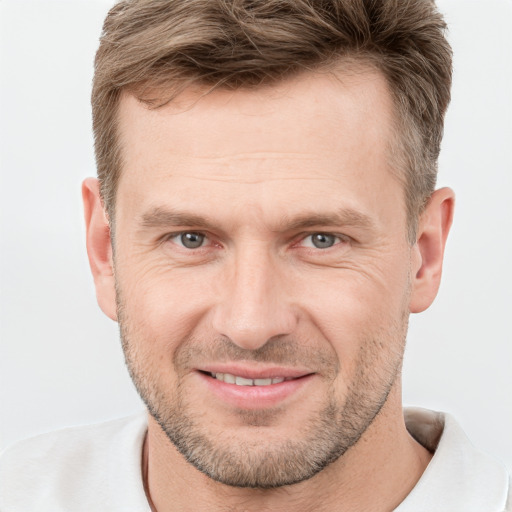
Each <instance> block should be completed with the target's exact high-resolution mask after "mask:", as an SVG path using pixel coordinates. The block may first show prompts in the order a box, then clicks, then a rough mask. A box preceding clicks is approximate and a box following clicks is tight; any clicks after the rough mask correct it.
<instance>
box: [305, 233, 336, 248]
mask: <svg viewBox="0 0 512 512" xmlns="http://www.w3.org/2000/svg"><path fill="white" fill-rule="evenodd" d="M337 239H338V237H337V236H334V235H327V234H325V233H314V234H313V235H311V243H312V244H313V246H314V247H316V248H317V249H328V248H329V247H332V246H333V245H334V244H335V243H336V240H337Z"/></svg>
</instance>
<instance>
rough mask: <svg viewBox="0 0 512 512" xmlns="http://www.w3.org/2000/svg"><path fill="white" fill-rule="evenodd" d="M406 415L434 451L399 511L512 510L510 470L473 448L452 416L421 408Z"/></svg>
mask: <svg viewBox="0 0 512 512" xmlns="http://www.w3.org/2000/svg"><path fill="white" fill-rule="evenodd" d="M404 416H405V420H406V425H407V429H408V431H409V433H410V434H411V435H412V437H414V438H415V439H416V440H417V441H418V442H419V443H420V444H422V445H423V446H424V447H425V448H427V449H428V450H429V451H431V452H433V454H434V455H433V457H432V460H431V462H430V464H429V465H428V467H427V469H426V470H425V472H424V473H423V476H422V477H421V479H420V480H419V482H418V483H417V485H416V487H415V488H414V489H413V490H412V492H411V493H410V495H409V496H408V497H407V498H406V499H405V501H404V502H403V503H402V505H401V506H400V507H398V509H397V512H398V511H400V512H406V511H409V510H410V511H414V512H423V511H425V512H427V511H428V512H433V511H437V510H438V511H443V512H444V511H450V512H457V511H461V512H481V511H483V510H485V511H486V512H503V511H504V510H507V511H508V510H509V509H508V508H506V507H507V505H506V502H507V496H508V495H509V493H510V481H509V475H508V472H507V470H506V468H505V467H504V466H503V464H501V463H500V462H499V461H497V460H495V459H494V458H493V457H491V456H489V455H487V454H485V453H483V452H481V451H480V450H478V449H477V448H475V447H474V446H473V444H472V443H471V442H470V441H469V439H468V438H467V437H466V435H465V434H464V432H463V430H462V429H461V427H460V426H459V424H458V423H457V421H456V420H455V419H454V418H453V416H451V415H450V414H446V413H438V412H434V411H428V410H425V409H419V408H409V409H406V411H405V414H404ZM508 499H509V500H510V497H509V498H508Z"/></svg>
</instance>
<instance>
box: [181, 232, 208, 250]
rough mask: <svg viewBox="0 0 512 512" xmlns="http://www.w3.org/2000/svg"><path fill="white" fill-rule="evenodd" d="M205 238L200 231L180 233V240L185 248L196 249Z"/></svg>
mask: <svg viewBox="0 0 512 512" xmlns="http://www.w3.org/2000/svg"><path fill="white" fill-rule="evenodd" d="M205 238H206V237H205V236H204V235H201V234H200V233H182V234H181V235H180V242H181V244H182V245H183V247H186V248H187V249H197V248H198V247H201V246H202V245H203V243H204V239H205Z"/></svg>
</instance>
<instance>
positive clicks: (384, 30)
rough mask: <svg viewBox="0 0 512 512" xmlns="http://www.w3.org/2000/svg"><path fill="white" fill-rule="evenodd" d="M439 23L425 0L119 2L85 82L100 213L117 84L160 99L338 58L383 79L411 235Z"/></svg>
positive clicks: (436, 97)
mask: <svg viewBox="0 0 512 512" xmlns="http://www.w3.org/2000/svg"><path fill="white" fill-rule="evenodd" d="M445 28H446V26H445V23H444V21H443V18H442V16H441V15H440V14H439V13H438V11H437V10H436V7H435V4H434V1H433V0H122V1H120V2H118V3H117V4H116V5H115V6H114V7H113V8H112V9H111V10H110V12H109V14H108V16H107V18H106V19H105V23H104V26H103V33H102V36H101V40H100V47H99V49H98V52H97V54H96V60H95V75H94V84H93V91H92V111H93V128H94V137H95V150H96V161H97V167H98V177H99V180H100V183H101V195H102V199H103V202H104V205H105V207H106V208H107V211H108V213H109V216H110V218H111V219H113V215H114V204H115V194H116V186H117V182H118V180H119V176H120V172H121V167H122V158H121V157H122V155H121V151H120V147H119V144H118V140H117V130H116V122H117V109H118V105H119V99H120V95H121V91H123V90H132V91H140V90H141V88H143V87H146V86H147V87H149V88H150V89H151V90H155V89H156V90H162V91H163V90H165V91H167V93H168V94H169V98H171V97H172V95H173V94H175V93H177V92H179V91H181V90H183V89H184V88H186V87H187V86H189V85H192V84H194V85H204V86H209V87H212V88H215V87H226V88H233V89H235V88H239V87H257V86H260V85H263V84H271V83H273V82H275V81H278V80H282V79H284V78H286V77H289V76H291V75H293V74H296V73H300V72H301V71H304V70H314V69H318V68H320V67H325V66H329V65H333V64H335V63H339V62H342V61H343V59H344V58H345V59H349V60H356V61H361V62H362V63H366V64H370V65H371V66H373V67H374V68H376V69H378V70H380V71H381V72H382V73H383V74H384V76H385V77H386V79H387V82H388V85H389V90H390V92H391V94H392V96H393V100H394V104H395V109H396V116H395V117H396V119H395V123H396V125H397V130H396V133H397V136H396V137H395V138H396V143H395V144H393V147H392V148H391V150H392V159H393V163H394V165H395V167H397V168H399V171H400V172H399V173H398V174H399V176H400V177H401V179H402V180H403V182H404V190H405V194H406V197H405V200H406V205H407V213H408V218H409V224H410V229H409V237H410V239H411V241H414V240H413V238H414V236H415V229H416V221H417V217H418V214H419V213H420V212H421V210H422V208H423V206H424V205H425V203H426V201H427V200H428V198H429V197H430V195H431V193H432V192H433V190H434V187H435V182H436V175H437V159H438V155H439V148H440V143H441V138H442V133H443V120H444V114H445V111H446V108H447V106H448V103H449V101H450V86H451V66H452V64H451V49H450V46H449V44H448V42H447V41H446V38H445V36H444V31H445ZM336 67H338V68H339V65H337V66H336ZM164 103H165V101H164ZM156 106H158V105H156Z"/></svg>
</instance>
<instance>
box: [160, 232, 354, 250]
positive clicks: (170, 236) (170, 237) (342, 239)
mask: <svg viewBox="0 0 512 512" xmlns="http://www.w3.org/2000/svg"><path fill="white" fill-rule="evenodd" d="M184 235H197V236H200V237H204V239H203V241H202V243H201V245H199V246H197V247H186V246H185V245H183V243H182V241H178V240H176V239H180V238H181V237H183V236H184ZM315 235H316V236H324V237H332V238H334V243H333V244H332V245H330V246H329V247H323V248H320V247H315V246H314V243H313V242H312V241H311V244H310V245H309V246H303V248H304V249H307V250H320V251H327V250H328V249H331V248H333V247H335V246H337V245H339V244H343V243H345V242H349V240H350V239H349V237H347V236H346V235H341V234H337V233H330V232H326V231H315V232H313V233H307V234H303V235H300V238H298V241H297V242H295V243H294V244H293V245H294V246H299V245H300V244H301V243H303V242H304V241H306V240H307V239H311V238H312V237H313V236H315ZM173 240H174V241H173ZM208 240H209V237H208V235H207V234H206V233H202V232H200V231H179V232H176V233H170V234H168V235H167V236H166V237H165V238H164V241H165V242H167V241H170V242H173V243H175V244H176V245H178V246H180V247H181V248H183V249H186V250H188V251H193V250H199V249H202V248H204V247H205V243H204V242H206V241H208Z"/></svg>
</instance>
